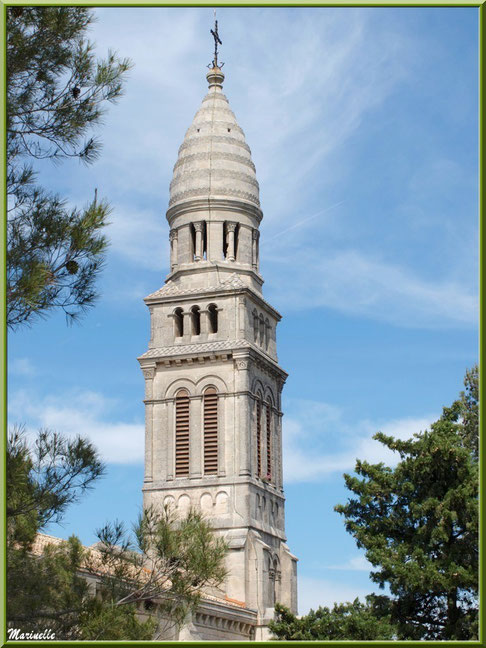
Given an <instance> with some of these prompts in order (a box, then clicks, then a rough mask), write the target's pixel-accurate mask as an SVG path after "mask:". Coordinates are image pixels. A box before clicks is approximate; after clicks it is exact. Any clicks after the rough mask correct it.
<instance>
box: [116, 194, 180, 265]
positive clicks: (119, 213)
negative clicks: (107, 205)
mask: <svg viewBox="0 0 486 648" xmlns="http://www.w3.org/2000/svg"><path fill="white" fill-rule="evenodd" d="M115 209H116V217H115V218H113V219H112V222H111V223H110V225H109V226H108V231H107V235H108V237H109V239H110V243H111V248H112V249H113V251H114V252H115V253H116V254H118V255H120V256H122V257H124V258H125V259H128V260H129V261H131V262H132V263H133V264H134V265H135V266H138V267H141V268H142V267H143V268H147V269H149V270H158V271H160V270H161V268H164V267H166V266H167V259H168V245H167V240H168V231H169V230H168V227H167V221H166V220H165V218H164V217H163V216H162V214H161V213H159V212H154V211H151V210H148V209H145V210H142V209H138V210H137V211H136V212H129V211H126V210H125V209H124V207H115Z"/></svg>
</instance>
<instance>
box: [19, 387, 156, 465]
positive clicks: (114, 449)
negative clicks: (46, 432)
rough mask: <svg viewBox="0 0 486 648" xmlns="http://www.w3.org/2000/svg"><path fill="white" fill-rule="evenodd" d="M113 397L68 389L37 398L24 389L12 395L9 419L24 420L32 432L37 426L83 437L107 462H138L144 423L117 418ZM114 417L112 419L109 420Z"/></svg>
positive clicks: (142, 453)
mask: <svg viewBox="0 0 486 648" xmlns="http://www.w3.org/2000/svg"><path fill="white" fill-rule="evenodd" d="M114 411H116V400H114V399H108V398H106V397H105V396H103V395H102V394H100V393H97V392H90V391H84V392H72V393H66V394H63V395H56V396H46V397H44V398H38V399H36V397H35V396H34V395H33V394H32V393H30V392H27V391H25V390H23V391H19V392H17V393H15V394H13V395H12V396H11V398H10V402H9V421H10V423H11V424H13V423H15V422H25V423H26V425H27V429H28V431H29V432H30V433H31V434H33V433H34V431H35V430H37V429H39V428H41V427H42V428H48V429H52V430H55V431H59V432H62V433H63V434H64V435H66V436H68V437H72V436H75V435H78V434H79V435H81V436H83V437H87V438H88V439H89V440H90V441H92V443H93V444H94V445H95V447H96V448H97V449H98V451H99V452H100V454H101V457H102V458H103V460H104V461H106V462H109V463H121V464H126V463H130V464H132V463H139V462H142V461H143V456H144V450H143V448H144V425H143V424H142V423H133V422H132V423H128V422H125V421H117V420H116V418H115V417H114V416H113V412H114ZM114 418H115V420H113V419H114Z"/></svg>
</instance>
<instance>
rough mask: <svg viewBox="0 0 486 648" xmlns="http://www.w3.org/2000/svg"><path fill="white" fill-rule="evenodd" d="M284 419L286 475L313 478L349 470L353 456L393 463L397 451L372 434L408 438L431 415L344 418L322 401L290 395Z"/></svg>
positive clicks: (287, 477)
mask: <svg viewBox="0 0 486 648" xmlns="http://www.w3.org/2000/svg"><path fill="white" fill-rule="evenodd" d="M291 410H292V412H291V413H290V415H289V416H287V417H286V418H285V419H284V423H283V461H284V475H285V481H286V482H287V483H290V482H318V481H321V480H323V479H325V478H327V477H329V476H332V475H333V474H335V473H337V472H343V471H353V470H354V467H355V464H356V459H361V460H363V461H368V462H370V463H379V462H384V463H386V464H388V465H395V464H396V463H397V461H398V455H397V453H395V452H392V451H391V450H389V449H388V448H386V447H385V446H383V445H382V444H381V443H379V442H378V441H376V440H374V439H373V438H372V437H373V435H374V434H375V433H376V432H377V431H378V430H380V431H381V432H383V433H384V434H387V435H390V436H393V437H396V438H399V439H409V438H411V437H412V436H413V435H414V434H416V433H418V432H420V431H422V430H425V429H426V428H428V427H429V426H430V424H431V423H432V422H433V421H434V420H436V418H437V417H436V416H435V417H434V416H424V417H420V418H414V417H410V418H402V419H396V420H392V421H388V422H383V421H382V422H372V421H368V420H361V421H350V422H348V421H346V420H345V418H344V413H343V412H341V411H340V410H339V409H338V408H335V407H333V406H330V405H327V404H325V403H315V402H310V401H305V400H300V401H294V402H293V403H292V406H291Z"/></svg>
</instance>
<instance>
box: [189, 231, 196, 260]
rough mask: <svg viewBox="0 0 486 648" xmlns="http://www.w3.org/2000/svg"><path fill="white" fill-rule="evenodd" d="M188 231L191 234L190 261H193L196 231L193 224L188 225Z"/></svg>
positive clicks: (194, 257) (194, 258)
mask: <svg viewBox="0 0 486 648" xmlns="http://www.w3.org/2000/svg"><path fill="white" fill-rule="evenodd" d="M189 230H190V232H191V261H195V260H196V229H195V227H194V225H193V223H191V224H190V225H189Z"/></svg>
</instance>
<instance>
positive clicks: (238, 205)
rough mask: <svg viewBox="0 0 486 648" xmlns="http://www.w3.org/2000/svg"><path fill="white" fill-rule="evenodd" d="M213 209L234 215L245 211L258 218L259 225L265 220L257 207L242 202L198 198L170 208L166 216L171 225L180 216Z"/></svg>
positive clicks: (228, 199)
mask: <svg viewBox="0 0 486 648" xmlns="http://www.w3.org/2000/svg"><path fill="white" fill-rule="evenodd" d="M213 209H214V210H217V211H229V212H232V213H235V212H238V211H243V212H245V213H247V214H249V215H250V216H253V218H256V220H257V222H258V223H260V221H261V220H262V218H263V213H262V210H261V209H260V208H259V207H256V205H253V204H251V203H248V202H244V201H242V200H232V199H231V198H196V199H193V200H185V201H184V202H183V203H180V204H177V205H173V206H172V207H169V209H168V210H167V213H166V216H167V220H168V221H169V223H170V222H171V221H172V220H173V219H174V218H175V217H176V216H180V215H181V214H187V213H192V212H199V211H205V212H207V211H209V210H213Z"/></svg>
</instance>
